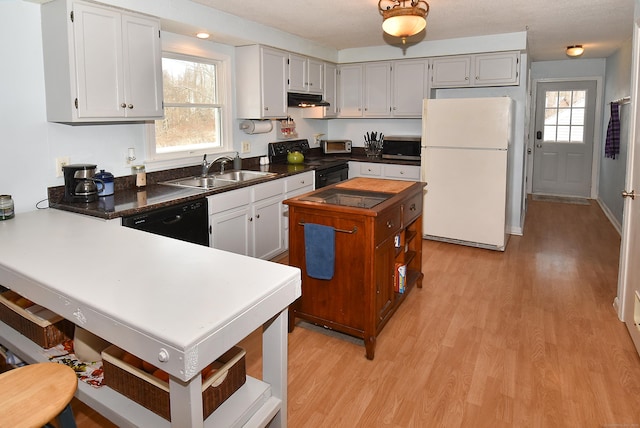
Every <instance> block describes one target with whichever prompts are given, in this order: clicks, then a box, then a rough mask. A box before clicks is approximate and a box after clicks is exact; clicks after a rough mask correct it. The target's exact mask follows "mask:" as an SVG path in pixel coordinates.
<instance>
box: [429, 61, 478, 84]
mask: <svg viewBox="0 0 640 428" xmlns="http://www.w3.org/2000/svg"><path fill="white" fill-rule="evenodd" d="M432 64H433V69H432V71H431V87H432V88H446V87H456V88H457V87H462V86H469V85H471V80H470V77H471V57H470V56H452V57H444V58H434V59H433V63H432Z"/></svg>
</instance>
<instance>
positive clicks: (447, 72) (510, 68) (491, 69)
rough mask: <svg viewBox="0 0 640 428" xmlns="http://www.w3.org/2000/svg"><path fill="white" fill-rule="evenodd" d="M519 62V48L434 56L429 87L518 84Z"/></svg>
mask: <svg viewBox="0 0 640 428" xmlns="http://www.w3.org/2000/svg"><path fill="white" fill-rule="evenodd" d="M519 64H520V53H519V52H498V53H487V54H478V55H460V56H451V57H442V58H434V59H433V67H432V71H431V87H432V88H459V87H465V86H511V85H518V84H519V83H520V78H519V72H518V71H519V70H518V68H519V66H520V65H519Z"/></svg>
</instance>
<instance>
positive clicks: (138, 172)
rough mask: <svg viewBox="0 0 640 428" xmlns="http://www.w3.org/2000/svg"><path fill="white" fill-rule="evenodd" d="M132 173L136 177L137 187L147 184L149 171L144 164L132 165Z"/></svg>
mask: <svg viewBox="0 0 640 428" xmlns="http://www.w3.org/2000/svg"><path fill="white" fill-rule="evenodd" d="M131 174H133V175H134V176H135V177H136V187H137V188H143V187H145V186H146V185H147V172H146V171H145V168H144V165H134V166H132V167H131Z"/></svg>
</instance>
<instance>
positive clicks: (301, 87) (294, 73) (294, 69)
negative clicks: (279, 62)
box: [288, 54, 307, 92]
mask: <svg viewBox="0 0 640 428" xmlns="http://www.w3.org/2000/svg"><path fill="white" fill-rule="evenodd" d="M288 88H289V91H292V92H307V58H305V57H303V56H300V55H294V54H289V79H288Z"/></svg>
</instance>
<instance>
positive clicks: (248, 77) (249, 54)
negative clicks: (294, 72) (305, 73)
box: [236, 45, 289, 119]
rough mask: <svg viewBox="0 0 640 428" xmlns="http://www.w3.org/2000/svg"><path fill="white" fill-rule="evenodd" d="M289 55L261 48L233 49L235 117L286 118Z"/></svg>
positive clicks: (241, 47)
mask: <svg viewBox="0 0 640 428" xmlns="http://www.w3.org/2000/svg"><path fill="white" fill-rule="evenodd" d="M288 60H289V54H288V53H287V52H285V51H280V50H277V49H272V48H268V47H265V46H259V45H251V46H240V47H238V48H236V104H237V112H238V118H241V119H272V118H283V117H287V75H288Z"/></svg>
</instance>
